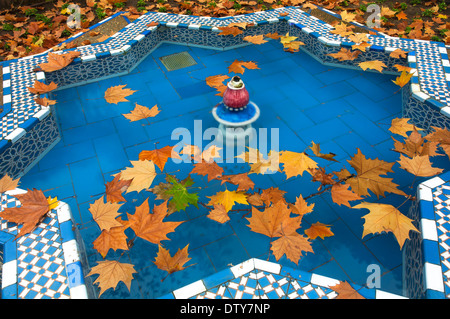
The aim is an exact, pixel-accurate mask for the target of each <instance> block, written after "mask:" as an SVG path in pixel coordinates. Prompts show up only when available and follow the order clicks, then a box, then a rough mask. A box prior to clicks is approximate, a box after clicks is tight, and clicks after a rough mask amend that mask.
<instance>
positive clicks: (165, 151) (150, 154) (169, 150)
mask: <svg viewBox="0 0 450 319" xmlns="http://www.w3.org/2000/svg"><path fill="white" fill-rule="evenodd" d="M173 148H174V146H169V145H166V146H164V147H163V148H156V149H154V150H151V151H146V150H144V151H141V152H140V153H139V160H140V161H144V160H150V161H153V163H155V165H156V166H158V167H159V169H160V170H161V172H162V171H163V170H164V166H165V165H166V163H167V160H168V159H169V158H176V159H181V157H180V155H178V153H177V152H176V151H174V150H173Z"/></svg>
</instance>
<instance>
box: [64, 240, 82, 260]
mask: <svg viewBox="0 0 450 319" xmlns="http://www.w3.org/2000/svg"><path fill="white" fill-rule="evenodd" d="M62 248H63V252H64V261H65V263H66V265H67V264H71V263H74V262H76V261H79V260H80V256H79V254H78V247H77V242H76V241H75V239H72V240H69V241H66V242H65V243H62Z"/></svg>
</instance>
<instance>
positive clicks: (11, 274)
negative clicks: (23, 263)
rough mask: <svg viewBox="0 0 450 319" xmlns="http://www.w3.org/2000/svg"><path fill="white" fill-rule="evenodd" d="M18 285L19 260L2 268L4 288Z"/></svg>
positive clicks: (9, 262) (12, 261)
mask: <svg viewBox="0 0 450 319" xmlns="http://www.w3.org/2000/svg"><path fill="white" fill-rule="evenodd" d="M15 283H17V260H16V259H15V260H11V261H8V262H7V263H4V264H3V266H2V288H5V287H8V286H10V285H13V284H15Z"/></svg>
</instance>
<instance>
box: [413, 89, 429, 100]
mask: <svg viewBox="0 0 450 319" xmlns="http://www.w3.org/2000/svg"><path fill="white" fill-rule="evenodd" d="M413 97H415V98H416V99H418V100H419V101H420V102H424V101H425V100H428V99H429V98H430V96H429V95H428V94H426V93H423V92H422V91H420V92H413Z"/></svg>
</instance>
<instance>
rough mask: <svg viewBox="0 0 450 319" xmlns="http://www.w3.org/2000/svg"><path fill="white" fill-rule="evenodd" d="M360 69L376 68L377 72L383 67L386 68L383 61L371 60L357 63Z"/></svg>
mask: <svg viewBox="0 0 450 319" xmlns="http://www.w3.org/2000/svg"><path fill="white" fill-rule="evenodd" d="M358 65H359V67H360V68H361V69H363V70H364V71H366V70H367V69H373V70H377V71H379V72H382V71H383V68H386V67H387V66H386V64H384V62H383V61H379V60H373V61H365V62H361V63H359V64H358Z"/></svg>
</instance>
